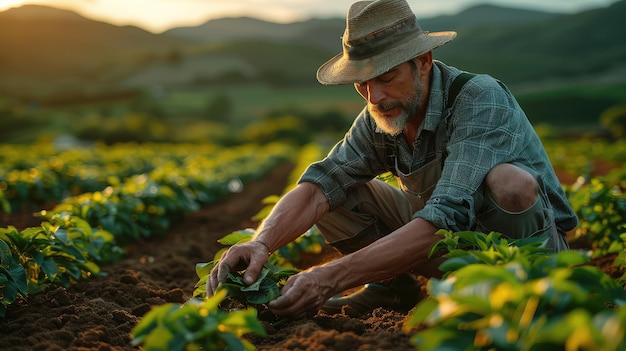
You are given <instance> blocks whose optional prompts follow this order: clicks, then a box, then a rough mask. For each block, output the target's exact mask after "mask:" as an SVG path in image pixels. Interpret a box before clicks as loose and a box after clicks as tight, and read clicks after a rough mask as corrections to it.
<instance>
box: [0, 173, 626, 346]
mask: <svg viewBox="0 0 626 351" xmlns="http://www.w3.org/2000/svg"><path fill="white" fill-rule="evenodd" d="M290 170H291V166H290V165H284V166H281V167H278V168H277V169H275V170H274V171H273V172H272V173H271V174H269V175H268V176H267V177H265V179H263V180H261V181H258V182H254V183H251V184H249V185H247V186H246V188H245V189H244V191H243V192H242V193H238V194H232V195H230V196H229V197H227V198H225V199H223V200H222V201H220V202H218V203H217V204H215V205H214V206H211V207H208V208H204V209H202V210H200V211H198V212H196V213H193V214H191V215H189V216H187V217H186V218H184V220H183V221H182V222H181V223H179V224H177V225H175V226H173V227H172V228H171V229H170V230H169V231H168V232H167V233H166V234H165V235H163V236H162V237H158V238H155V239H152V240H147V241H142V242H138V243H136V244H134V245H133V246H131V247H129V248H128V249H127V255H126V256H125V258H124V259H123V260H121V261H118V262H116V263H115V264H113V265H110V266H105V267H102V268H103V271H104V272H106V276H100V277H95V278H93V279H91V280H88V281H84V282H80V283H78V284H75V285H72V286H71V287H69V288H54V289H52V290H49V291H47V292H45V293H41V294H37V295H31V296H28V297H27V298H26V299H25V300H23V301H19V302H17V303H15V304H13V305H10V306H9V308H8V310H7V314H6V317H5V318H4V319H0V350H16V351H18V350H20V351H21V350H24V351H26V350H29V351H30V350H39V351H44V350H47V351H53V350H54V351H56V350H76V351H92V350H93V351H95V350H98V351H107V350H137V348H135V347H132V346H131V345H130V340H131V339H130V331H131V330H132V328H133V327H134V326H135V325H136V324H137V323H138V322H139V321H140V319H141V317H142V316H143V315H144V314H145V313H147V312H148V311H149V310H150V308H151V306H156V305H160V304H164V303H169V302H173V303H184V302H185V301H187V300H188V299H189V298H190V297H191V294H192V292H193V289H194V284H195V283H196V282H197V280H198V279H197V276H196V274H195V265H196V263H199V262H206V261H209V260H211V259H212V257H213V254H214V253H215V252H216V251H217V250H218V249H219V248H221V245H220V244H218V243H217V242H216V240H217V239H219V238H221V237H222V236H224V235H226V234H228V233H230V232H231V231H233V230H238V229H244V228H250V227H255V226H256V225H257V224H258V223H255V222H254V221H253V220H252V219H251V218H252V216H253V215H254V214H256V213H257V212H258V211H259V210H260V209H261V207H262V205H261V199H263V198H264V197H266V196H268V195H277V194H281V193H282V191H283V189H284V186H285V184H286V182H287V179H288V176H289V172H290ZM39 222H40V221H39V220H37V219H35V218H33V217H32V215H31V214H30V213H27V212H21V213H16V214H12V215H2V216H0V226H2V227H4V226H6V225H9V224H10V225H14V226H16V227H17V228H18V229H23V228H25V227H29V226H31V227H32V226H37V225H39ZM579 246H580V247H579V248H584V245H579ZM335 254H336V253H334V252H333V251H332V250H330V249H329V248H326V250H325V251H324V254H323V255H320V257H308V261H305V263H303V265H308V264H314V263H316V261H317V262H319V261H321V260H324V259H326V258H327V257H328V256H329V255H330V256H332V255H335ZM611 262H612V259H611V258H606V259H602V260H597V261H594V262H592V264H595V265H597V266H599V267H600V268H601V269H602V270H604V271H605V272H609V274H611V275H613V276H615V277H616V274H617V272H613V271H611V270H612V269H613V267H612V266H611ZM425 282H426V281H425V280H423V283H424V285H425ZM406 318H407V314H406V313H399V312H395V311H389V310H384V309H376V310H374V311H373V312H371V313H368V314H366V315H363V316H349V315H345V314H340V315H327V314H324V313H323V312H319V313H318V314H317V315H315V316H313V317H309V318H306V319H300V320H297V321H292V322H288V323H286V324H283V325H282V326H280V327H278V328H274V327H272V326H269V325H268V326H267V331H268V335H267V336H266V337H258V336H250V337H249V338H250V340H251V341H252V342H253V343H254V344H255V345H256V346H257V348H258V349H260V350H315V351H322V350H334V351H342V350H350V351H355V350H359V351H366V350H394V351H402V350H415V347H414V346H413V345H411V343H410V337H411V334H410V333H405V332H403V331H402V325H403V323H404V321H405V319H406Z"/></svg>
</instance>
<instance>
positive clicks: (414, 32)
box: [343, 16, 422, 60]
mask: <svg viewBox="0 0 626 351" xmlns="http://www.w3.org/2000/svg"><path fill="white" fill-rule="evenodd" d="M420 34H422V28H420V26H419V24H418V23H417V18H416V17H415V16H411V17H408V18H406V19H404V20H402V21H400V22H398V23H396V24H394V25H392V26H390V27H387V28H384V29H381V30H379V31H376V32H374V33H371V34H368V35H367V36H364V37H361V38H357V39H354V40H346V41H344V43H343V51H344V56H347V57H348V58H349V59H351V60H362V59H366V58H369V57H372V56H375V55H378V54H380V53H382V52H385V51H387V50H390V49H392V48H394V47H396V46H397V45H398V44H399V43H401V42H403V41H405V40H407V39H409V38H412V37H415V36H418V35H420Z"/></svg>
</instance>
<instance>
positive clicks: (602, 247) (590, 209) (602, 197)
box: [570, 168, 626, 257]
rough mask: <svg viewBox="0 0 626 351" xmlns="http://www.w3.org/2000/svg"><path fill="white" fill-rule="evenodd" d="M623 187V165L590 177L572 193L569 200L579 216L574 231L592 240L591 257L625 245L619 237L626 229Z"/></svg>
mask: <svg viewBox="0 0 626 351" xmlns="http://www.w3.org/2000/svg"><path fill="white" fill-rule="evenodd" d="M625 189H626V168H625V169H619V170H615V171H612V172H611V173H609V174H608V175H607V176H605V177H597V178H593V179H591V181H590V183H589V185H587V186H585V187H582V188H580V189H578V190H577V191H575V192H574V193H573V194H572V195H571V198H570V202H571V203H572V207H573V208H574V210H575V211H576V213H577V215H578V217H579V220H580V224H579V227H578V229H577V232H576V234H577V235H578V236H582V237H584V238H586V239H587V240H589V241H590V242H591V244H592V250H593V256H594V257H602V256H606V255H607V254H609V253H617V252H620V251H623V250H624V249H625V246H624V241H623V240H622V239H621V238H620V236H621V235H622V234H625V233H626V193H625V192H624V190H625Z"/></svg>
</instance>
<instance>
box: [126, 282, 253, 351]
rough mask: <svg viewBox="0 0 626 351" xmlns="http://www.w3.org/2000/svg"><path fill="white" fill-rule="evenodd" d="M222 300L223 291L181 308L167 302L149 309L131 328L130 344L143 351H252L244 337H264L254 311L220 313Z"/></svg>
mask: <svg viewBox="0 0 626 351" xmlns="http://www.w3.org/2000/svg"><path fill="white" fill-rule="evenodd" d="M225 297H226V291H225V290H222V291H218V292H217V293H216V294H215V295H214V296H212V297H210V298H208V299H198V298H193V299H191V300H189V301H187V302H186V303H185V304H183V305H180V304H175V303H169V304H165V305H161V306H157V307H154V308H152V310H150V312H148V313H147V314H146V315H145V316H144V317H143V318H142V320H141V321H140V322H139V323H138V324H137V325H136V326H135V327H134V328H133V330H132V332H131V335H132V337H133V340H132V342H131V343H132V345H133V346H141V348H142V349H143V350H146V351H178V350H181V351H182V350H185V351H186V350H215V351H218V350H219V351H226V350H228V351H240V350H241V351H243V350H254V349H255V347H254V345H252V344H251V343H250V342H249V341H247V340H245V339H243V336H244V335H245V334H248V333H255V334H258V335H265V329H263V327H262V326H261V324H260V323H259V321H258V320H257V318H256V314H257V311H256V310H255V309H254V308H248V309H245V310H240V311H231V312H228V313H227V312H223V311H222V310H220V308H219V304H220V302H222V300H223V299H224V298H225Z"/></svg>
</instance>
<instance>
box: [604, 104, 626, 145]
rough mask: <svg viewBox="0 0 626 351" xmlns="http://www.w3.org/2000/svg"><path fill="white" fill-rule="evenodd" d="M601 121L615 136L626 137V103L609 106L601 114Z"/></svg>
mask: <svg viewBox="0 0 626 351" xmlns="http://www.w3.org/2000/svg"><path fill="white" fill-rule="evenodd" d="M600 123H602V125H603V126H604V127H605V128H607V129H608V130H609V131H610V132H611V134H612V135H613V136H614V137H615V138H624V137H626V104H625V105H616V106H613V107H611V108H608V109H607V110H606V111H604V112H602V114H601V115H600Z"/></svg>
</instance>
